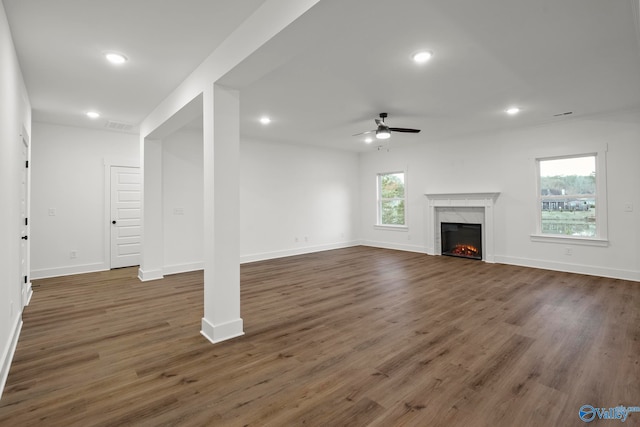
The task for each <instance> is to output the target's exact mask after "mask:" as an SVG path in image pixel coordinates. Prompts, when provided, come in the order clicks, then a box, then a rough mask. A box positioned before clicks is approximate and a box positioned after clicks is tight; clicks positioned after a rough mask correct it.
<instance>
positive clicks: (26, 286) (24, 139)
mask: <svg viewBox="0 0 640 427" xmlns="http://www.w3.org/2000/svg"><path fill="white" fill-rule="evenodd" d="M20 144H21V147H20V148H21V150H22V146H24V147H26V149H27V156H26V157H27V158H26V159H22V160H24V161H26V162H27V165H29V166H27V165H25V169H26V170H25V172H24V173H25V174H26V178H25V179H26V182H25V189H24V191H25V192H26V194H25V195H24V197H25V213H24V214H25V218H27V224H26V225H25V232H26V236H27V237H28V238H27V240H26V241H25V242H24V244H25V251H24V257H25V259H24V269H25V271H24V273H23V271H22V255H23V253H22V249H21V250H20V277H19V279H18V280H19V283H20V297H21V301H20V302H21V304H22V308H24V307H26V306H27V305H29V302H30V301H31V297H32V296H33V288H32V286H31V239H30V237H31V167H30V166H31V165H30V163H31V138H30V136H29V133H28V132H27V129H26V128H25V127H24V126H22V132H21V133H20ZM21 191H22V190H21ZM21 196H22V195H21ZM21 227H22V225H21ZM25 274H26V277H27V280H26V283H25V280H24V279H23V276H24V275H25Z"/></svg>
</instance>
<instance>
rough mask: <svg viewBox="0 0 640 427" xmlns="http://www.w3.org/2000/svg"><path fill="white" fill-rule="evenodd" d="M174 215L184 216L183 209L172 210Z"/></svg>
mask: <svg viewBox="0 0 640 427" xmlns="http://www.w3.org/2000/svg"><path fill="white" fill-rule="evenodd" d="M173 214H174V215H184V208H173Z"/></svg>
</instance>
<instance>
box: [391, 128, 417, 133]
mask: <svg viewBox="0 0 640 427" xmlns="http://www.w3.org/2000/svg"><path fill="white" fill-rule="evenodd" d="M389 130H390V131H392V132H405V133H418V132H420V129H410V128H389Z"/></svg>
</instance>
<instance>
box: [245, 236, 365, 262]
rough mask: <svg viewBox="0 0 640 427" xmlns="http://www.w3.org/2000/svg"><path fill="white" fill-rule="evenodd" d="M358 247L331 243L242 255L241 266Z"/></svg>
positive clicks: (351, 243)
mask: <svg viewBox="0 0 640 427" xmlns="http://www.w3.org/2000/svg"><path fill="white" fill-rule="evenodd" d="M358 245H360V242H358V241H351V242H340V243H330V244H327V245H318V246H305V247H302V248H295V249H286V250H282V251H273V252H263V253H258V254H250V255H241V256H240V264H246V263H249V262H256V261H266V260H269V259H276V258H284V257H288V256H295V255H304V254H311V253H314V252H322V251H330V250H333V249H342V248H350V247H352V246H358Z"/></svg>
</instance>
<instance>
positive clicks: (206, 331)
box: [200, 317, 244, 344]
mask: <svg viewBox="0 0 640 427" xmlns="http://www.w3.org/2000/svg"><path fill="white" fill-rule="evenodd" d="M242 327H243V322H242V318H239V319H236V320H232V321H230V322H225V323H222V324H219V325H214V324H212V323H211V322H209V321H208V320H207V319H205V318H204V317H203V318H202V330H201V331H200V333H201V334H202V335H203V336H204V337H205V338H206V339H208V340H209V341H211V343H213V344H216V343H219V342H222V341H226V340H230V339H232V338H237V337H241V336H242V335H244V331H243V329H242Z"/></svg>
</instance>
